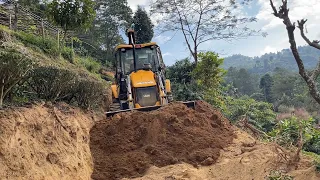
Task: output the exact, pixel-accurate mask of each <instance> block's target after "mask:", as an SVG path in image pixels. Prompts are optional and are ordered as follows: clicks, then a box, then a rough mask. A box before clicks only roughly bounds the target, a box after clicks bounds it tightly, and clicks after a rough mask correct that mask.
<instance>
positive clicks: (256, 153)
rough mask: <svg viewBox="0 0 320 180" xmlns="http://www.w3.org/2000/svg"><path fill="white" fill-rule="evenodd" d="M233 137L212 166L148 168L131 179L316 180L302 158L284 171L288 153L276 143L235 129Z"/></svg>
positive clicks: (309, 161)
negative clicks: (286, 178)
mask: <svg viewBox="0 0 320 180" xmlns="http://www.w3.org/2000/svg"><path fill="white" fill-rule="evenodd" d="M235 134H236V138H234V139H233V143H232V144H231V145H230V146H228V147H226V148H224V149H223V150H222V151H221V154H220V157H219V158H218V160H217V162H216V163H215V164H212V165H210V166H201V167H198V168H195V167H193V166H191V165H189V164H186V163H181V164H175V165H169V166H165V167H161V168H159V167H155V166H152V167H150V168H149V169H148V171H147V172H146V173H145V175H144V176H143V177H139V178H134V179H133V180H151V179H168V180H227V179H228V180H238V179H241V180H252V179H257V180H260V179H261V180H263V179H269V178H266V177H268V176H270V172H272V171H274V172H278V173H281V174H282V175H287V176H291V177H293V178H294V179H295V180H306V179H308V180H318V179H320V174H319V173H317V172H316V170H315V166H314V164H313V160H312V158H310V157H308V156H306V155H302V157H301V161H300V162H299V164H298V168H297V169H291V170H287V164H288V162H286V160H285V159H284V154H287V155H288V153H289V152H283V151H282V150H281V149H280V148H279V146H278V145H276V144H272V143H261V142H259V141H256V140H255V139H254V138H253V137H251V136H250V135H249V134H247V133H246V132H243V131H241V130H236V131H235ZM274 179H278V178H275V177H274ZM283 179H284V178H283ZM125 180H128V179H125Z"/></svg>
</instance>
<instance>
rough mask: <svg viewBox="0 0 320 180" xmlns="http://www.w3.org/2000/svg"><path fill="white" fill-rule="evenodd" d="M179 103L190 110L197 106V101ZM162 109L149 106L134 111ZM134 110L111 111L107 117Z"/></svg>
mask: <svg viewBox="0 0 320 180" xmlns="http://www.w3.org/2000/svg"><path fill="white" fill-rule="evenodd" d="M177 102H179V103H182V104H184V105H186V106H187V107H188V108H192V109H195V104H196V103H195V101H187V102H182V101H181V102H180V101H177ZM161 107H162V106H147V107H142V108H134V109H133V110H138V111H145V112H147V111H153V110H156V109H159V108H161ZM133 110H131V109H125V110H119V111H110V112H107V113H106V115H107V117H112V116H113V115H115V114H118V113H122V112H129V111H133Z"/></svg>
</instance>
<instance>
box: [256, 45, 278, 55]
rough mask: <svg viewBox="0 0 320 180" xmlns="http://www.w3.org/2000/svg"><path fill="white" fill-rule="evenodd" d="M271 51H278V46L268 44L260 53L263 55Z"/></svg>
mask: <svg viewBox="0 0 320 180" xmlns="http://www.w3.org/2000/svg"><path fill="white" fill-rule="evenodd" d="M270 52H277V48H274V47H271V46H266V47H265V48H264V49H263V50H262V51H260V54H261V55H263V54H266V53H270Z"/></svg>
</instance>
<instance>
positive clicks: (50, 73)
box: [29, 66, 106, 109]
mask: <svg viewBox="0 0 320 180" xmlns="http://www.w3.org/2000/svg"><path fill="white" fill-rule="evenodd" d="M29 85H30V87H31V88H32V89H33V91H34V92H36V94H37V95H38V98H40V99H45V100H48V101H53V102H54V101H65V102H67V103H71V102H74V103H76V104H77V105H78V106H79V107H82V108H85V109H88V108H95V107H98V106H99V105H102V104H103V101H104V99H105V98H104V93H105V92H106V84H105V83H104V82H103V81H102V80H101V81H100V80H98V79H96V78H94V77H90V76H89V75H88V74H79V73H76V72H73V71H70V70H68V69H62V68H59V67H55V66H44V67H38V68H36V69H35V70H34V72H33V73H32V74H31V78H30V80H29Z"/></svg>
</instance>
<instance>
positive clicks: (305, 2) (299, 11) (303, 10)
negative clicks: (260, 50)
mask: <svg viewBox="0 0 320 180" xmlns="http://www.w3.org/2000/svg"><path fill="white" fill-rule="evenodd" d="M273 2H274V5H275V7H277V9H279V8H278V7H279V6H280V2H281V1H280V0H273ZM258 4H259V5H260V6H261V8H260V11H259V13H258V15H257V18H258V19H259V20H260V21H263V22H264V23H265V25H264V26H263V30H268V29H273V28H277V27H280V25H283V23H282V20H280V19H279V18H276V17H275V16H274V15H273V14H272V13H273V11H272V9H271V6H270V1H269V0H258ZM288 7H289V9H290V12H289V16H290V19H291V20H292V21H294V22H295V21H297V20H300V19H302V18H308V19H310V22H316V19H318V18H319V17H320V11H319V9H320V1H319V0H291V1H289V2H288ZM319 27H320V25H318V28H319Z"/></svg>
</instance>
